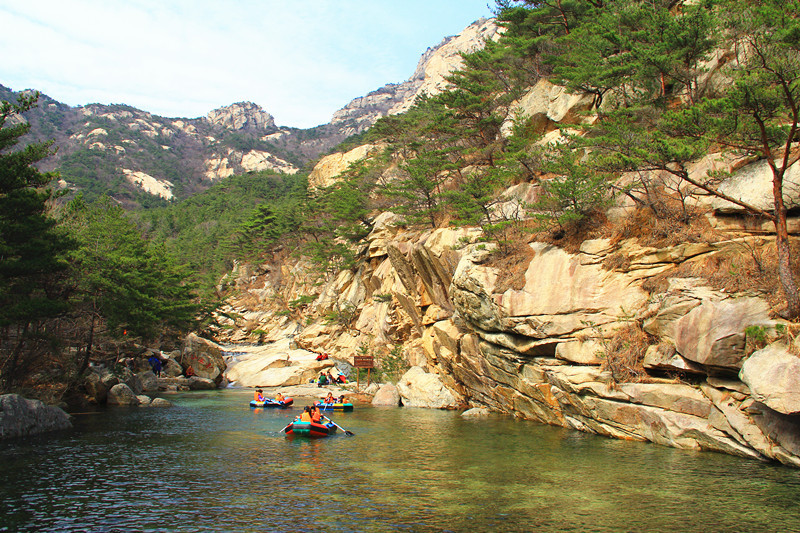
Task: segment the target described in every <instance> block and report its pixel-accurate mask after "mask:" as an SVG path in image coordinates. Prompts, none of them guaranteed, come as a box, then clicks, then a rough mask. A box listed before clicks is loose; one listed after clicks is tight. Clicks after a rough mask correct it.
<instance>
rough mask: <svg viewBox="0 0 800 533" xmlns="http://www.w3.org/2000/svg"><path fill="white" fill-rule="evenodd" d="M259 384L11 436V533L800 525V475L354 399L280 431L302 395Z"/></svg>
mask: <svg viewBox="0 0 800 533" xmlns="http://www.w3.org/2000/svg"><path fill="white" fill-rule="evenodd" d="M251 395H252V392H251V391H245V390H231V389H228V390H221V391H213V392H193V393H178V394H174V395H167V396H165V397H166V398H168V399H170V400H171V401H173V402H174V403H175V406H174V407H172V408H130V409H126V408H117V409H108V410H103V411H100V412H97V413H89V414H76V415H75V419H74V425H75V427H74V429H73V430H71V431H67V432H63V433H58V434H55V435H50V436H47V437H37V438H33V439H26V440H16V441H10V442H3V443H0V457H2V462H1V463H0V480H1V481H2V484H0V531H15V532H16V531H82V532H83V531H90V532H117V531H126V532H128V531H148V532H149V531H253V532H256V531H257V532H264V531H271V532H283V531H285V532H294V531H314V532H319V531H454V532H461V531H538V532H542V531H576V532H577V531H581V532H583V531H593V532H601V531H637V532H640V531H698V532H699V531H716V532H724V531H731V532H733V531H736V532H742V531H758V532H765V531H776V532H777V531H800V513H798V504H800V472H799V471H797V470H794V469H791V468H787V467H783V466H780V465H776V464H764V463H760V462H757V461H752V460H745V459H740V458H737V457H732V456H727V455H722V454H716V453H703V452H692V451H684V450H677V449H672V448H667V447H662V446H657V445H653V444H648V443H640V442H626V441H620V440H612V439H607V438H603V437H598V436H593V435H588V434H585V433H580V432H577V431H571V430H566V429H562V428H556V427H551V426H545V425H540V424H536V423H533V422H526V421H519V420H514V419H512V418H509V417H503V416H491V417H489V418H483V419H464V418H462V417H460V416H459V413H457V412H453V411H435V410H426V409H411V408H373V407H370V406H357V408H356V409H355V410H354V411H353V412H351V413H336V414H333V415H331V417H332V418H333V420H334V421H335V422H336V423H338V424H339V425H340V426H342V427H343V428H345V429H347V430H349V431H352V432H353V433H354V436H352V437H349V436H346V435H345V434H343V433H342V432H339V433H338V434H337V435H335V436H333V437H329V438H327V439H319V440H306V439H302V438H296V439H293V440H291V439H287V438H286V437H285V435H284V434H283V433H282V432H281V429H282V428H284V427H285V426H286V424H287V423H288V422H289V421H290V420H291V418H290V417H291V416H292V414H296V413H298V412H299V411H300V409H299V408H298V406H301V405H304V404H306V403H308V402H307V401H303V400H299V401H298V402H297V403H296V404H295V406H294V407H293V408H291V409H287V410H251V409H250V408H249V406H248V401H249V400H250V398H251Z"/></svg>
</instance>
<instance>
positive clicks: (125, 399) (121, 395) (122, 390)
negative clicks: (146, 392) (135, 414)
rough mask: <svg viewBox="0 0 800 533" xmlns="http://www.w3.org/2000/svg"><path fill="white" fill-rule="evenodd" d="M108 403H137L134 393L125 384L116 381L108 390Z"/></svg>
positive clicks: (137, 399)
mask: <svg viewBox="0 0 800 533" xmlns="http://www.w3.org/2000/svg"><path fill="white" fill-rule="evenodd" d="M108 404H109V405H139V398H137V396H136V393H135V392H134V391H133V390H132V389H131V388H130V387H129V386H127V385H126V384H124V383H117V384H116V385H114V386H113V387H111V390H110V391H108Z"/></svg>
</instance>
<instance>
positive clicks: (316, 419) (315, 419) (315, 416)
mask: <svg viewBox="0 0 800 533" xmlns="http://www.w3.org/2000/svg"><path fill="white" fill-rule="evenodd" d="M321 419H322V413H320V412H319V410H318V409H315V410H314V414H312V415H311V421H312V422H316V423H317V424H319V421H320V420H321Z"/></svg>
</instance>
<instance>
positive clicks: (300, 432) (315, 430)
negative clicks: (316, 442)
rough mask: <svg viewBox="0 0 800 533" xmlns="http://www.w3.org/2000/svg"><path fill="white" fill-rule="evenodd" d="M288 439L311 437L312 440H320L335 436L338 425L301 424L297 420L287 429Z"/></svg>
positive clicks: (330, 423) (331, 423) (329, 423)
mask: <svg viewBox="0 0 800 533" xmlns="http://www.w3.org/2000/svg"><path fill="white" fill-rule="evenodd" d="M285 432H286V436H287V437H294V436H300V437H310V438H312V439H319V438H322V437H327V436H328V435H333V434H334V433H336V424H334V423H333V422H328V423H325V424H323V423H317V422H300V421H299V420H295V421H294V422H292V423H291V424H289V425H288V426H286V429H285Z"/></svg>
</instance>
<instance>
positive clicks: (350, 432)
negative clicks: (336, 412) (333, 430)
mask: <svg viewBox="0 0 800 533" xmlns="http://www.w3.org/2000/svg"><path fill="white" fill-rule="evenodd" d="M322 418H324V419H325V420H327V421H328V422H330V423H331V424H333V425H334V426H336V427H337V428H339V429H341V430H342V431H344V434H345V435H347V436H348V437H355V436H356V434H355V433H353V432H352V431H350V430H349V429H344V428H343V427H342V426H340V425H339V424H337V423H336V422H334V421H333V420H331V419H330V418H328V417H327V416H325V415H322Z"/></svg>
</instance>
